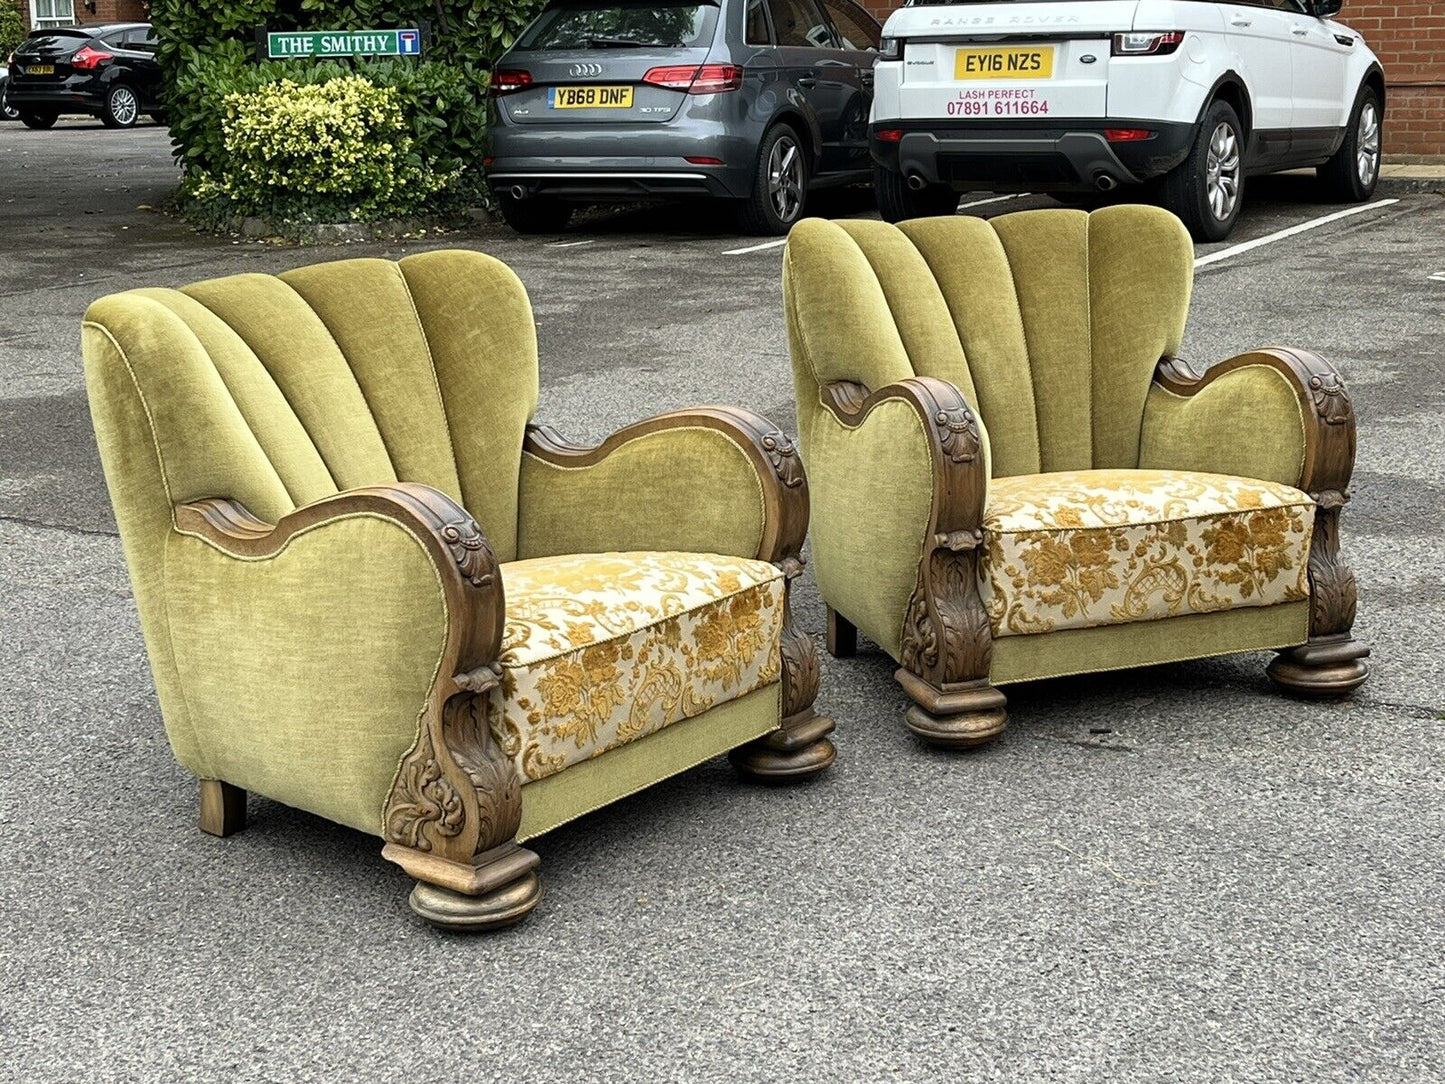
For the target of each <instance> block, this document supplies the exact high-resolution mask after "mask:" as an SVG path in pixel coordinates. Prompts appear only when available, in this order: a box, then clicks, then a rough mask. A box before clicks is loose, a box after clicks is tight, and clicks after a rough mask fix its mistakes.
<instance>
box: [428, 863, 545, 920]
mask: <svg viewBox="0 0 1445 1084" xmlns="http://www.w3.org/2000/svg"><path fill="white" fill-rule="evenodd" d="M541 899H542V879H541V878H540V877H538V876H537V875H536V873H526V874H524V875H523V876H521V877H519V878H518V879H517V880H515V881H512V882H511V883H509V884H505V885H503V886H502V887H501V888H495V889H493V890H492V891H490V892H487V893H485V894H483V895H480V896H468V895H465V894H463V893H461V892H454V891H452V890H451V889H450V888H442V887H441V886H440V885H434V884H428V883H427V882H425V881H418V882H417V883H416V887H415V888H413V889H412V890H411V897H410V898H409V899H408V901H407V902H408V903H410V904H411V909H412V910H413V911H415V912H416V913H417V914H418V915H420V916H421V917H422V918H424V919H426V920H427V921H428V922H430V923H431V924H432V925H433V926H437V927H439V928H441V929H444V930H457V931H461V932H481V931H484V930H499V929H502V928H503V927H505V926H514V925H516V924H517V923H518V922H521V921H522V919H524V918H526V917H527V916H528V915H529V914H531V913H532V909H533V908H534V907H536V906H537V904H538V902H539V901H540V900H541Z"/></svg>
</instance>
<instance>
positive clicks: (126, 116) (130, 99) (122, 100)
mask: <svg viewBox="0 0 1445 1084" xmlns="http://www.w3.org/2000/svg"><path fill="white" fill-rule="evenodd" d="M138 120H140V99H139V98H137V97H136V93H135V91H133V90H131V88H130V87H128V86H126V85H125V84H124V83H117V84H116V85H115V86H113V87H111V88H110V89H109V90H108V91H106V93H105V108H104V109H102V110H101V113H100V122H101V123H102V124H104V125H105V126H106V127H107V128H134V127H135V125H136V121H138Z"/></svg>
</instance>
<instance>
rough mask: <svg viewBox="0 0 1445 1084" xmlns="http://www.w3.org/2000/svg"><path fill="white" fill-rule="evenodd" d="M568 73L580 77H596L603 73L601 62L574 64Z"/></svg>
mask: <svg viewBox="0 0 1445 1084" xmlns="http://www.w3.org/2000/svg"><path fill="white" fill-rule="evenodd" d="M567 71H568V73H569V74H570V75H572V76H574V77H575V78H578V79H595V78H596V77H597V76H599V75H601V74H602V65H601V64H573V65H572V67H570V68H568V69H567Z"/></svg>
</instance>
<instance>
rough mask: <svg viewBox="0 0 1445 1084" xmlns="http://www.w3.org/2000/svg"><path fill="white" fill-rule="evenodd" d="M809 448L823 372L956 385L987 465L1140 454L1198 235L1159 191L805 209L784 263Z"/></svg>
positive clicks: (1117, 463)
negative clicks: (919, 213)
mask: <svg viewBox="0 0 1445 1084" xmlns="http://www.w3.org/2000/svg"><path fill="white" fill-rule="evenodd" d="M783 282H784V287H783V289H784V296H785V303H786V309H787V318H788V332H789V338H790V342H791V345H792V352H793V365H794V374H795V379H796V383H797V391H798V412H799V419H798V421H799V431H800V434H801V436H802V439H803V443H804V453H805V456H806V453H807V445H808V443H809V434H810V432H811V428H812V423H813V421H814V420H815V418H816V415H817V411H818V410H819V409H820V407H819V399H818V386H819V385H820V384H822V383H826V382H829V381H835V380H847V381H852V382H855V383H859V384H863V385H865V386H866V387H868V388H869V389H870V390H873V389H877V388H879V387H882V386H883V385H885V384H890V383H892V382H894V381H896V380H901V379H904V378H907V377H910V376H932V377H938V378H941V379H944V380H948V381H949V382H951V383H953V384H955V385H956V386H957V387H958V388H959V390H960V391H961V392H962V393H963V395H964V396H965V397H966V398H967V399H968V402H969V404H970V405H971V406H972V407H973V408H974V410H975V411H976V412H977V413H978V414H979V416H980V417H981V419H982V421H983V423H984V426H985V428H986V429H987V431H988V435H989V442H990V446H991V450H992V456H993V473H994V475H995V476H996V477H1007V476H1010V475H1018V474H1037V473H1040V472H1044V471H1060V470H1081V469H1089V468H1105V467H1134V466H1137V464H1138V456H1139V433H1140V427H1141V424H1142V419H1143V413H1144V399H1145V396H1146V394H1147V393H1148V389H1149V384H1150V381H1151V379H1152V377H1153V373H1154V369H1155V366H1156V365H1157V363H1158V361H1159V359H1160V358H1161V357H1164V356H1172V355H1174V354H1175V353H1176V352H1177V351H1178V349H1179V343H1180V339H1181V337H1182V336H1183V333H1184V323H1185V318H1186V316H1187V314H1188V309H1189V294H1190V290H1191V287H1192V284H1193V248H1192V246H1191V244H1190V241H1189V235H1188V233H1187V232H1186V231H1185V229H1184V227H1183V225H1182V224H1181V223H1180V222H1179V220H1178V219H1177V218H1175V217H1174V216H1173V215H1171V214H1169V213H1168V212H1167V211H1163V210H1159V209H1157V208H1153V207H1143V206H1119V207H1109V208H1105V209H1103V210H1100V211H1095V212H1094V213H1093V214H1086V213H1085V212H1083V211H1073V210H1065V209H1058V210H1040V211H1023V212H1019V213H1017V214H1011V215H1004V216H1002V217H999V218H995V219H991V220H988V221H985V220H983V219H979V218H974V217H966V216H950V217H947V218H928V219H917V220H914V221H910V222H904V223H902V224H901V225H898V226H891V225H888V224H886V223H882V222H871V221H851V220H850V221H840V222H825V221H823V220H821V219H808V220H806V221H804V222H800V223H799V224H798V225H797V226H796V227H794V229H793V231H792V234H791V235H790V237H789V239H788V247H787V252H786V255H785V258H784V265H783Z"/></svg>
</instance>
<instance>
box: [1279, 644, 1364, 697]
mask: <svg viewBox="0 0 1445 1084" xmlns="http://www.w3.org/2000/svg"><path fill="white" fill-rule="evenodd" d="M1369 655H1370V649H1369V648H1368V647H1366V646H1365V645H1364V644H1362V643H1360V642H1359V641H1358V640H1356V639H1355V638H1354V637H1353V636H1351V635H1350V634H1349V633H1348V632H1342V633H1336V634H1335V635H1333V636H1311V637H1310V638H1309V640H1308V641H1307V642H1306V643H1303V644H1301V645H1300V646H1299V647H1291V648H1287V649H1285V650H1284V651H1281V652H1280V653H1279V654H1278V655H1276V656H1275V657H1274V659H1273V661H1271V662H1270V664H1269V666H1268V667H1267V668H1266V669H1265V673H1266V674H1268V675H1269V677H1270V680H1271V681H1273V682H1274V683H1275V684H1276V685H1278V686H1280V687H1281V688H1283V689H1287V690H1289V691H1290V692H1292V693H1294V694H1295V695H1296V696H1307V697H1317V698H1321V699H1323V698H1328V697H1336V696H1345V695H1347V694H1349V693H1351V692H1353V691H1354V690H1355V689H1358V688H1359V687H1360V686H1361V685H1363V684H1364V683H1365V679H1366V678H1368V677H1369V676H1370V665H1369V663H1367V662H1365V661H1364V660H1365V659H1367V658H1368V657H1369Z"/></svg>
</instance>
